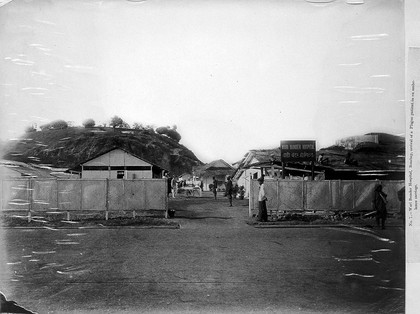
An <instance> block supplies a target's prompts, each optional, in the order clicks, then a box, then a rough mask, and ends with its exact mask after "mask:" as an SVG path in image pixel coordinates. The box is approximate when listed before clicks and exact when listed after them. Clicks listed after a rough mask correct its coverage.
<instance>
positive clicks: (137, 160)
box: [81, 147, 165, 179]
mask: <svg viewBox="0 0 420 314" xmlns="http://www.w3.org/2000/svg"><path fill="white" fill-rule="evenodd" d="M81 167H82V172H81V177H82V179H143V178H162V175H163V172H164V171H165V169H163V168H162V167H160V166H158V165H155V164H153V163H151V162H150V161H147V160H145V159H144V158H142V157H139V156H136V155H134V154H133V153H131V152H129V151H127V150H125V149H122V148H119V147H114V148H112V149H110V150H108V151H106V152H104V153H102V154H100V155H98V156H95V157H93V158H91V159H89V160H86V161H85V162H83V163H82V164H81Z"/></svg>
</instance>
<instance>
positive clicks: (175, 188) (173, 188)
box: [171, 176, 178, 198]
mask: <svg viewBox="0 0 420 314" xmlns="http://www.w3.org/2000/svg"><path fill="white" fill-rule="evenodd" d="M176 181H177V179H176V177H175V176H174V177H173V178H172V180H171V188H172V198H175V196H176V193H177V191H178V187H177V184H178V183H177V182H176Z"/></svg>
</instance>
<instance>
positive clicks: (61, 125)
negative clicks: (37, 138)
mask: <svg viewBox="0 0 420 314" xmlns="http://www.w3.org/2000/svg"><path fill="white" fill-rule="evenodd" d="M68 127H69V125H68V123H67V122H66V121H64V120H54V121H52V122H50V123H47V124H44V125H41V126H40V128H41V130H42V131H45V130H60V129H67V128H68Z"/></svg>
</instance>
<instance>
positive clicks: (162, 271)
mask: <svg viewBox="0 0 420 314" xmlns="http://www.w3.org/2000/svg"><path fill="white" fill-rule="evenodd" d="M205 196H206V195H205ZM170 207H171V208H175V209H176V210H177V212H176V218H175V220H176V221H178V222H179V223H180V225H181V228H180V229H131V228H124V229H105V228H103V229H59V230H45V229H44V230H42V229H41V230H40V229H1V230H0V236H1V238H0V239H1V242H0V249H1V250H2V253H4V254H1V257H0V263H1V264H0V265H1V266H0V267H1V268H0V271H1V273H0V290H1V291H3V292H4V293H5V294H6V296H7V297H8V299H13V300H15V301H17V302H18V303H19V304H21V305H23V306H25V307H27V308H30V309H32V310H34V311H37V312H39V313H150V312H154V313H156V312H159V313H174V312H179V313H181V312H182V313H185V312H190V313H233V312H238V313H239V312H241V313H243V312H254V313H255V312H262V313H270V312H273V313H403V312H404V294H405V291H404V287H405V282H404V265H405V262H404V234H403V230H402V229H401V228H398V227H393V228H389V229H387V230H360V229H350V228H255V227H252V226H249V225H247V224H246V223H245V221H246V219H247V215H248V208H247V206H246V201H236V202H234V206H233V207H227V202H226V199H220V200H217V201H214V200H212V199H211V198H210V197H203V198H201V199H198V198H188V199H185V198H183V199H177V200H171V201H170Z"/></svg>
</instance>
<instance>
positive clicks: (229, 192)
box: [226, 176, 233, 207]
mask: <svg viewBox="0 0 420 314" xmlns="http://www.w3.org/2000/svg"><path fill="white" fill-rule="evenodd" d="M232 193H233V184H232V179H231V178H230V176H228V177H227V182H226V196H227V197H228V199H229V204H230V205H229V206H230V207H232Z"/></svg>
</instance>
